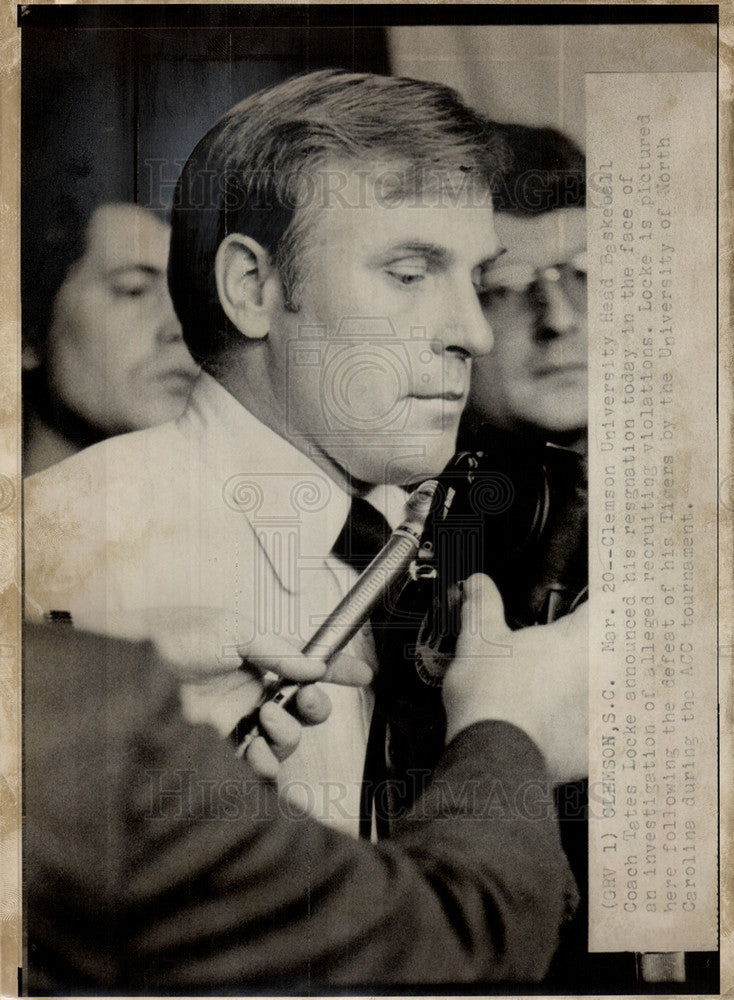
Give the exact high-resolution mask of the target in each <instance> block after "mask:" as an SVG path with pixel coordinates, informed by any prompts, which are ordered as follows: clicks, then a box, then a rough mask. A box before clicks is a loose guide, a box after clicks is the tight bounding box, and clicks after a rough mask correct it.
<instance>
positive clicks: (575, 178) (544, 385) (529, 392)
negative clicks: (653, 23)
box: [466, 125, 587, 452]
mask: <svg viewBox="0 0 734 1000" xmlns="http://www.w3.org/2000/svg"><path fill="white" fill-rule="evenodd" d="M504 130H505V132H506V136H507V140H508V145H509V146H510V148H511V149H512V150H513V152H514V154H515V163H514V165H513V167H512V169H511V170H510V171H509V172H508V174H507V177H506V182H505V184H504V186H503V189H502V191H501V192H500V195H499V197H498V199H497V208H498V211H497V214H496V216H495V227H496V231H497V236H498V239H499V241H500V243H501V244H502V246H504V247H506V248H507V252H506V253H505V254H503V256H502V257H501V258H500V259H499V260H498V262H497V263H496V265H495V267H494V268H493V269H492V272H491V274H489V275H488V276H487V280H486V281H485V289H486V291H485V294H484V298H483V301H484V309H485V314H486V315H487V318H488V319H489V321H490V323H491V325H492V329H493V331H494V334H495V343H494V347H493V349H492V351H491V353H489V354H486V355H484V356H483V357H481V358H479V359H477V360H476V361H475V363H474V368H473V371H472V389H471V396H470V401H469V406H468V410H467V417H466V420H467V423H468V424H469V425H470V426H471V427H472V428H476V427H477V426H478V425H479V424H481V423H488V424H490V425H492V427H495V428H498V429H500V430H506V431H511V432H514V433H522V434H526V435H529V436H530V437H532V438H534V439H536V440H537V439H541V440H542V441H546V440H550V441H553V442H554V443H556V444H562V445H566V446H567V447H573V448H575V449H576V450H579V451H584V452H585V450H586V445H585V441H586V425H587V399H586V393H587V358H586V347H587V319H586V211H585V208H584V204H585V182H584V157H583V154H582V153H581V151H580V150H579V149H578V147H576V145H575V144H574V143H573V142H571V141H570V140H569V139H567V138H566V137H565V136H563V135H561V134H560V133H558V132H556V131H555V130H553V129H536V128H527V127H524V126H517V125H509V126H504Z"/></svg>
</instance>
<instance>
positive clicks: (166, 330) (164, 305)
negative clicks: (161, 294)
mask: <svg viewBox="0 0 734 1000" xmlns="http://www.w3.org/2000/svg"><path fill="white" fill-rule="evenodd" d="M157 330H158V342H159V343H161V344H171V343H173V342H174V341H176V340H183V330H182V328H181V324H180V323H179V321H178V316H177V315H176V312H175V310H174V308H173V303H172V302H171V300H170V299H168V298H167V300H166V301H163V302H161V307H160V313H159V316H158V326H157Z"/></svg>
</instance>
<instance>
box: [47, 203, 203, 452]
mask: <svg viewBox="0 0 734 1000" xmlns="http://www.w3.org/2000/svg"><path fill="white" fill-rule="evenodd" d="M169 237H170V230H169V227H168V226H166V225H164V224H163V223H162V222H160V221H159V220H158V219H157V218H156V217H155V216H154V215H153V214H152V213H151V212H148V211H147V210H146V209H142V208H139V207H138V206H136V205H126V204H109V205H103V206H101V207H100V208H98V209H97V210H96V211H95V213H94V215H93V216H92V218H91V220H90V223H89V228H88V231H87V239H86V249H85V251H84V255H83V256H82V257H81V258H80V259H79V260H78V261H76V263H75V264H73V265H72V267H71V268H70V269H69V273H68V274H67V276H66V279H65V280H64V283H63V285H62V286H61V288H60V289H59V292H58V294H57V296H56V300H55V303H54V312H53V319H52V323H51V328H50V330H49V335H48V343H47V354H46V365H47V370H48V378H49V385H50V387H51V389H52V391H53V392H54V393H55V395H56V396H57V397H58V398H59V399H60V401H61V402H62V403H63V404H64V405H65V406H66V407H67V408H68V409H70V410H71V411H72V412H74V413H76V414H78V415H79V416H81V417H82V418H83V419H84V420H86V421H87V423H89V424H91V425H92V426H94V427H96V428H98V429H99V430H101V431H104V432H105V433H107V434H116V433H120V432H122V431H129V430H137V429H140V428H143V427H149V426H152V425H154V424H158V423H162V422H163V421H165V420H170V419H172V418H173V417H176V416H178V415H179V414H180V413H181V411H182V410H183V407H184V405H185V402H186V399H187V398H188V394H189V392H190V390H191V386H192V385H193V381H194V379H195V377H196V374H197V371H198V369H197V367H196V365H195V364H194V361H193V360H192V358H191V355H190V354H189V352H188V350H187V348H186V346H185V344H184V342H183V340H182V338H181V327H180V326H179V323H178V320H177V318H176V314H175V313H174V311H173V305H172V303H171V300H170V297H169V294H168V287H167V284H166V266H167V261H168V243H169Z"/></svg>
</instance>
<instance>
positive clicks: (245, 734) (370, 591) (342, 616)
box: [230, 479, 438, 755]
mask: <svg viewBox="0 0 734 1000" xmlns="http://www.w3.org/2000/svg"><path fill="white" fill-rule="evenodd" d="M437 488H438V483H437V482H436V480H435V479H429V480H427V481H426V482H425V483H421V485H420V486H419V487H418V488H417V489H415V490H414V491H413V493H411V495H410V497H409V498H408V500H407V502H406V505H405V519H404V521H403V522H402V523H401V524H400V525H399V526H398V527H397V528H396V529H395V530H394V531H393V533H392V534H391V535H390V537H389V538H388V540H387V543H386V544H385V545H384V546H383V548H382V549H381V550H380V551H379V552H378V553H377V555H376V556H375V558H374V559H373V560H372V562H371V563H370V564H369V566H367V567H366V568H365V569H364V570H363V571H362V573H361V574H360V575H359V577H358V578H357V581H356V583H355V584H354V586H353V587H352V588H351V590H350V591H349V592H348V593H347V594H346V595H345V596H344V597H343V598H342V599H341V601H339V603H338V604H337V606H336V607H335V608H334V610H333V611H332V612H331V613H330V614H329V615H327V617H326V619H325V620H324V622H323V623H322V624H321V625H320V626H319V627H318V629H317V630H316V632H315V633H314V634H313V635H312V636H311V638H310V639H309V640H308V642H307V643H306V645H305V646H304V647H303V649H302V651H301V652H303V653H304V654H306V655H314V656H318V657H319V658H320V659H322V660H323V661H324V662H325V663H326V664H329V663H330V662H331V661H332V660H333V659H334V657H335V656H336V655H337V653H339V652H341V650H342V649H344V647H345V646H346V645H347V643H348V642H349V640H350V639H351V638H352V637H353V636H354V635H355V633H356V632H358V631H359V629H360V628H361V627H362V625H364V623H365V622H366V621H367V620H368V619H369V617H370V615H371V614H372V612H373V611H374V610H375V608H376V607H377V606H378V604H379V603H380V601H381V600H382V599H383V598H384V597H385V595H386V593H387V592H388V590H389V589H390V588H391V587H392V586H393V584H394V583H395V582H396V581H397V580H398V579H399V578H400V576H401V574H402V573H404V572H405V571H406V569H407V568H408V566H409V565H410V562H411V560H412V559H413V557H414V556H415V554H416V552H417V551H418V548H419V546H420V541H421V536H422V534H423V529H424V527H425V523H426V518H427V517H428V512H429V511H430V509H431V504H432V502H433V497H434V495H435V493H436V490H437ZM299 687H300V685H299V684H293V683H290V682H288V681H283V680H281V679H278V680H276V681H274V682H273V683H272V684H269V685H267V686H266V687H265V689H264V690H263V693H262V695H261V696H260V700H259V701H258V703H257V705H256V706H255V708H254V709H253V710H252V711H251V712H250V713H249V714H248V715H245V716H244V717H243V718H242V719H240V721H239V722H238V723H237V725H236V726H235V728H234V729H233V730H232V732H231V733H230V738H231V739H232V740H233V741H234V743H235V745H236V746H237V747H238V748H239V753H240V755H242V754H243V753H244V752H245V751H246V750H247V747H248V746H249V745H250V743H251V742H252V741H253V740H254V739H255V737H256V736H259V735H260V733H259V730H258V727H257V718H258V715H259V714H260V709H261V708H262V707H263V705H264V704H265V703H266V702H268V701H272V702H273V703H274V704H276V705H282V706H283V707H284V708H286V709H288V710H290V709H291V708H292V709H295V696H296V694H297V693H298V689H299Z"/></svg>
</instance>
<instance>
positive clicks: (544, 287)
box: [480, 250, 587, 313]
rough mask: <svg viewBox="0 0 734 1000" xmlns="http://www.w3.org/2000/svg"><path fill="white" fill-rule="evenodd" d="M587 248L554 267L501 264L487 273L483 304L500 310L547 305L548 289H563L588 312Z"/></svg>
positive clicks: (578, 307) (566, 294)
mask: <svg viewBox="0 0 734 1000" xmlns="http://www.w3.org/2000/svg"><path fill="white" fill-rule="evenodd" d="M586 257H587V254H586V251H585V250H584V251H582V252H581V253H578V254H575V256H573V257H572V258H571V259H570V260H567V261H563V262H562V263H559V264H553V265H551V266H550V267H533V266H532V264H512V263H508V264H503V263H498V264H497V265H496V266H495V267H492V268H491V269H490V270H488V271H487V272H486V273H485V275H484V276H483V281H482V287H481V290H480V295H481V299H482V304H483V306H484V307H485V308H486V309H487V310H488V311H490V312H493V313H497V312H500V311H506V310H509V309H518V308H521V309H526V310H532V309H538V308H539V307H542V306H543V305H545V304H546V302H545V297H546V296H547V294H548V289H549V288H552V287H557V288H559V289H560V290H561V291H562V292H563V294H564V295H565V296H566V298H567V299H568V301H569V302H570V304H571V306H572V307H573V308H574V309H575V310H577V311H578V312H584V313H585V312H586V273H587V266H586Z"/></svg>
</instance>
